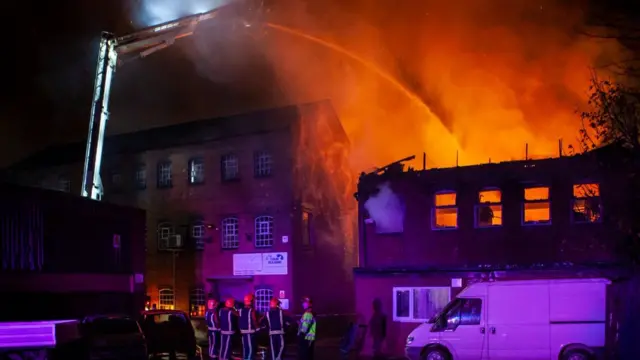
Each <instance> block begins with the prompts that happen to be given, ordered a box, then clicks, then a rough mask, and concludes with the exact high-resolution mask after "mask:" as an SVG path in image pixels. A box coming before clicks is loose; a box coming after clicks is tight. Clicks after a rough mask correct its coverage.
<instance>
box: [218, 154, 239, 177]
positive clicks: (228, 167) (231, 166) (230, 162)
mask: <svg viewBox="0 0 640 360" xmlns="http://www.w3.org/2000/svg"><path fill="white" fill-rule="evenodd" d="M221 166H222V181H230V180H236V179H238V177H239V176H240V169H239V168H238V157H237V156H236V155H234V154H228V155H225V156H223V157H222V164H221Z"/></svg>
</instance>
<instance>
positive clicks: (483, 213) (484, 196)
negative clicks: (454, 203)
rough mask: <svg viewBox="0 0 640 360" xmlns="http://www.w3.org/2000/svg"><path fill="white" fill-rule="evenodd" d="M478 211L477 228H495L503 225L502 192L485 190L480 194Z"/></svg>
mask: <svg viewBox="0 0 640 360" xmlns="http://www.w3.org/2000/svg"><path fill="white" fill-rule="evenodd" d="M475 209H476V210H475V211H476V227H493V226H501V225H502V192H501V191H500V190H497V189H496V190H483V191H480V192H478V205H476V207H475Z"/></svg>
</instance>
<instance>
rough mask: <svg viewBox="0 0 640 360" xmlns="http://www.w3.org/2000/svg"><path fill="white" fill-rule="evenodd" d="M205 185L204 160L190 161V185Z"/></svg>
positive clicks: (195, 159)
mask: <svg viewBox="0 0 640 360" xmlns="http://www.w3.org/2000/svg"><path fill="white" fill-rule="evenodd" d="M202 183H204V159H202V158H194V159H191V160H189V184H202Z"/></svg>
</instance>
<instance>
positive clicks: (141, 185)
mask: <svg viewBox="0 0 640 360" xmlns="http://www.w3.org/2000/svg"><path fill="white" fill-rule="evenodd" d="M141 174H144V175H143V176H140V175H141ZM133 177H134V180H135V187H136V189H138V190H144V189H146V188H147V165H145V164H139V165H137V166H136V170H135V173H134V175H133Z"/></svg>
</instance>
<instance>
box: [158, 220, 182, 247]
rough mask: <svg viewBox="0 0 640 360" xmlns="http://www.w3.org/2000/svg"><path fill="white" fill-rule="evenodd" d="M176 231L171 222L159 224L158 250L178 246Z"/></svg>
mask: <svg viewBox="0 0 640 360" xmlns="http://www.w3.org/2000/svg"><path fill="white" fill-rule="evenodd" d="M176 245H178V244H176V230H175V228H174V227H173V225H172V224H171V223H169V222H161V223H159V224H158V249H159V250H166V249H170V248H175V247H179V246H176Z"/></svg>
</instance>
